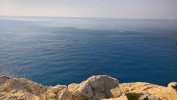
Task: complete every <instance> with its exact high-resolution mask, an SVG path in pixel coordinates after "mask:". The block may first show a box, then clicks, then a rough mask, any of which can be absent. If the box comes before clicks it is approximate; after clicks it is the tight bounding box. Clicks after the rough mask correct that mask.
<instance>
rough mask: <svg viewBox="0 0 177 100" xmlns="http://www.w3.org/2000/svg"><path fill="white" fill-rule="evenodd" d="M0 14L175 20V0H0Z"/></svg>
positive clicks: (176, 0)
mask: <svg viewBox="0 0 177 100" xmlns="http://www.w3.org/2000/svg"><path fill="white" fill-rule="evenodd" d="M0 16H61V17H111V18H153V19H177V0H0Z"/></svg>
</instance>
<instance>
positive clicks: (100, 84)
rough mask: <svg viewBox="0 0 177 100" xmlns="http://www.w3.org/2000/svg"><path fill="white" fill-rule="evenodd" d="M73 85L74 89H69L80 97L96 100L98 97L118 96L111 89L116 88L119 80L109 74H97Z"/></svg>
mask: <svg viewBox="0 0 177 100" xmlns="http://www.w3.org/2000/svg"><path fill="white" fill-rule="evenodd" d="M75 86H76V87H75V89H73V87H72V89H70V90H72V92H74V95H81V96H82V97H84V98H87V99H90V100H98V99H99V98H111V97H114V96H118V95H116V94H112V92H111V89H114V88H118V87H119V82H118V80H117V79H115V78H112V77H110V76H107V75H99V76H92V77H90V78H88V79H87V80H86V81H83V82H82V83H80V84H79V85H75ZM70 87H71V86H70ZM119 90H120V89H119ZM118 94H119V92H118Z"/></svg>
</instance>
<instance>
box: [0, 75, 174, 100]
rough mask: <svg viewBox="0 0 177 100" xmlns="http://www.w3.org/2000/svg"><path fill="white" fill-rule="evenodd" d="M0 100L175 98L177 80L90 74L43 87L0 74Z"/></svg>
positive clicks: (144, 99) (168, 99) (162, 99)
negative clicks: (159, 81) (121, 79)
mask: <svg viewBox="0 0 177 100" xmlns="http://www.w3.org/2000/svg"><path fill="white" fill-rule="evenodd" d="M0 100H177V82H171V83H169V84H168V86H167V87H165V86H159V85H154V84H150V83H146V82H133V83H121V84H120V83H119V81H118V80H117V79H115V78H113V77H111V76H107V75H98V76H92V77H90V78H88V79H87V80H85V81H83V82H81V83H80V84H77V83H72V84H69V85H68V86H66V85H56V86H43V85H41V84H38V83H36V82H33V81H31V80H28V79H25V78H10V77H6V76H0Z"/></svg>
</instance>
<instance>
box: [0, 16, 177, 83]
mask: <svg viewBox="0 0 177 100" xmlns="http://www.w3.org/2000/svg"><path fill="white" fill-rule="evenodd" d="M176 42H177V20H146V19H111V18H62V17H59V18H57V17H0V74H2V75H10V76H14V77H25V78H29V79H31V80H33V81H35V82H39V83H41V84H44V85H56V84H69V83H73V82H74V83H79V82H81V81H83V80H85V79H86V78H88V77H90V76H92V75H99V74H107V75H111V76H113V77H115V78H117V79H118V80H119V81H120V82H121V83H122V82H136V81H141V82H144V81H145V82H151V83H154V84H159V85H167V84H168V83H169V82H172V81H177V45H176Z"/></svg>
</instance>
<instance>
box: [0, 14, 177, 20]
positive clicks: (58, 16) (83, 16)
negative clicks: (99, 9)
mask: <svg viewBox="0 0 177 100" xmlns="http://www.w3.org/2000/svg"><path fill="white" fill-rule="evenodd" d="M0 17H46V18H47V17H50V18H52V17H53V18H90V19H91V18H100V19H129V20H133V19H134V20H177V19H172V18H169V19H166V18H128V17H127V18H120V17H85V16H35V15H34V16H31V15H30V16H26V15H22V16H14V15H8V16H7V15H0Z"/></svg>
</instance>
